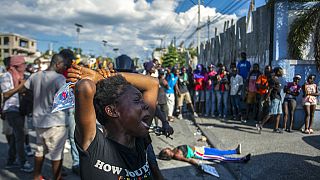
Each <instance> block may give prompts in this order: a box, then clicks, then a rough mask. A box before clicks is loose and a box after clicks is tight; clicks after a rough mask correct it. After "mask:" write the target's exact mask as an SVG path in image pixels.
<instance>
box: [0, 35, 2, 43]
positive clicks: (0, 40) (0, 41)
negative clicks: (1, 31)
mask: <svg viewBox="0 0 320 180" xmlns="http://www.w3.org/2000/svg"><path fill="white" fill-rule="evenodd" d="M1 43H2V38H1V37H0V45H1Z"/></svg>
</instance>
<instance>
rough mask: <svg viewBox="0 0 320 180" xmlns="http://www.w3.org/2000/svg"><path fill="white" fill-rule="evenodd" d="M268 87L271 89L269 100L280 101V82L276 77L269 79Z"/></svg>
mask: <svg viewBox="0 0 320 180" xmlns="http://www.w3.org/2000/svg"><path fill="white" fill-rule="evenodd" d="M269 87H270V88H271V92H270V99H280V100H281V94H280V92H281V87H280V81H279V79H278V78H277V77H274V78H271V79H270V82H269Z"/></svg>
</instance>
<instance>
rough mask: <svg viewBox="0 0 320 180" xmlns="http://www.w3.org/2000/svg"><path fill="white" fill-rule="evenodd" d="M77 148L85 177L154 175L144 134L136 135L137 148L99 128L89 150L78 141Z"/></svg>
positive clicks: (137, 177) (134, 177) (103, 179)
mask: <svg viewBox="0 0 320 180" xmlns="http://www.w3.org/2000/svg"><path fill="white" fill-rule="evenodd" d="M76 143H77V139H76ZM77 148H78V151H79V158H80V170H81V173H80V176H81V179H85V180H86V179H90V180H91V179H93V180H100V179H101V180H105V179H116V180H118V179H152V176H151V171H150V169H149V164H148V162H147V154H146V148H145V145H144V140H143V139H142V138H137V139H136V146H135V148H128V147H126V146H123V145H121V144H119V143H117V142H115V141H113V140H111V139H108V138H105V137H104V135H103V134H102V132H101V131H100V130H98V129H97V130H96V136H95V138H94V140H93V141H92V142H91V144H90V146H89V148H88V149H87V151H83V150H82V149H81V148H80V147H79V146H78V144H77Z"/></svg>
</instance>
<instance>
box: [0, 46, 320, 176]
mask: <svg viewBox="0 0 320 180" xmlns="http://www.w3.org/2000/svg"><path fill="white" fill-rule="evenodd" d="M74 60H75V57H74V53H73V52H72V51H71V50H68V49H65V50H62V51H61V52H60V53H58V54H55V55H53V57H52V59H51V62H50V65H49V67H48V68H47V69H46V70H41V69H40V64H39V65H38V66H39V68H38V69H36V70H35V69H33V68H32V67H33V66H29V65H26V63H25V59H24V57H22V56H12V57H9V58H6V59H5V61H4V62H5V66H6V70H7V71H6V72H5V73H4V74H3V75H2V76H1V78H0V84H1V118H2V119H3V121H2V122H3V134H5V135H6V139H7V142H8V145H9V150H8V158H7V164H6V168H16V167H20V170H21V171H24V172H29V173H30V172H33V174H34V179H36V180H38V179H45V178H44V177H43V176H42V175H41V172H42V166H43V162H44V159H45V157H47V158H48V159H49V160H50V161H51V166H52V175H53V176H54V177H53V179H61V168H62V164H63V156H64V155H63V150H64V146H65V142H66V140H67V139H69V141H70V144H71V157H72V161H73V163H72V170H73V172H74V173H76V174H79V175H80V176H81V178H83V179H109V178H111V179H114V178H116V179H127V178H136V179H139V178H140V179H148V178H151V177H153V178H155V179H163V177H162V175H161V172H160V170H159V167H158V165H157V162H156V156H155V154H154V151H153V147H152V144H151V139H150V137H149V136H148V129H149V128H150V126H151V122H152V120H153V118H154V117H157V118H158V119H160V120H161V122H162V128H163V131H164V134H165V135H166V136H169V135H171V134H173V129H172V127H171V126H170V125H169V123H168V122H174V121H175V119H176V118H178V119H182V118H183V116H184V115H185V114H184V113H183V111H184V109H185V108H183V107H184V106H186V109H187V111H188V113H189V114H190V115H191V117H192V118H195V117H198V116H203V117H213V118H223V119H225V120H227V119H230V118H232V119H234V120H238V121H242V122H243V123H245V122H246V121H248V120H251V119H253V120H255V121H257V124H256V127H257V129H258V130H259V131H261V130H262V128H263V126H264V124H265V123H266V122H267V121H268V120H269V119H270V118H272V119H275V120H276V122H275V128H274V132H276V133H282V132H283V129H284V130H286V131H288V132H292V129H293V124H294V114H295V109H296V107H297V97H298V96H299V94H300V92H301V91H302V97H303V104H302V105H303V108H304V110H305V128H304V130H303V132H304V133H306V134H311V133H313V129H312V124H313V118H314V112H315V109H316V105H317V96H318V95H319V93H318V87H317V85H316V83H315V79H316V76H315V75H313V74H310V75H309V76H308V77H307V80H306V82H304V83H303V84H302V85H301V84H300V83H299V82H300V80H301V75H299V74H296V75H294V77H293V81H292V82H288V83H285V84H283V83H282V82H281V81H280V78H281V77H282V76H283V70H282V68H280V67H274V68H272V67H271V66H269V65H267V66H266V67H264V71H263V72H261V71H260V69H261V68H262V67H260V66H259V64H253V66H252V67H251V63H250V62H249V61H248V60H247V58H246V54H245V53H241V60H240V61H239V62H238V63H231V64H230V67H229V70H228V69H227V67H226V66H225V65H224V64H221V63H220V64H218V65H217V66H215V65H213V64H211V65H209V66H208V67H204V66H203V65H202V64H199V65H197V66H196V68H195V69H192V67H191V66H188V67H178V66H174V67H161V65H160V63H159V61H158V60H157V59H154V60H152V61H149V62H146V63H144V69H145V71H144V72H143V74H138V73H129V72H130V70H125V69H122V70H120V69H121V68H120V69H114V66H113V63H108V64H107V65H106V66H107V68H106V69H103V68H102V69H99V68H98V69H96V70H92V69H90V68H88V67H86V66H84V65H82V64H81V63H80V64H78V65H75V64H74ZM128 67H129V66H128ZM118 68H119V67H118ZM66 81H67V82H74V83H75V82H77V83H76V85H75V87H73V88H74V93H75V108H71V109H65V110H61V111H56V112H53V113H52V107H53V101H54V96H55V94H56V93H57V92H58V91H59V89H60V88H61V87H63V86H64V85H65V83H66ZM282 114H283V125H282V128H280V127H279V123H280V120H281V115H282ZM28 117H32V125H33V127H34V129H35V132H36V146H35V154H34V165H33V166H32V165H31V164H30V163H29V162H28V161H27V159H26V155H33V154H32V153H30V145H29V136H28V131H27V130H28V127H27V123H26V119H27V118H28ZM288 119H289V121H288ZM287 122H289V124H287ZM97 124H99V126H97ZM156 125H157V123H156ZM97 127H101V128H97ZM195 149H198V150H199V148H195V147H191V146H188V145H185V146H183V147H179V148H176V149H174V150H170V149H166V150H165V151H163V152H162V157H164V158H169V159H171V158H176V159H178V160H183V161H187V162H190V163H192V164H195V163H194V162H195V161H194V160H190V159H188V157H189V156H182V155H181V152H182V154H185V155H188V154H189V153H190V154H193V155H192V157H196V155H197V154H196V153H197V152H198V153H199V152H205V151H206V152H208V153H207V154H206V153H203V154H202V155H203V157H201V158H202V159H203V158H204V157H205V156H208V157H209V156H213V154H212V153H213V152H218V150H214V149H210V148H205V149H202V151H195ZM25 150H26V152H25ZM189 151H190V152H189ZM219 152H220V151H219ZM226 152H227V153H226ZM175 153H178V155H175ZM234 153H236V154H239V148H237V149H235V150H230V151H225V152H222V154H220V155H228V154H234ZM218 154H219V153H218ZM198 156H199V154H198ZM190 157H191V156H190ZM215 157H218V159H220V160H225V161H237V162H247V161H248V160H249V159H250V155H247V156H245V157H243V158H229V157H225V156H218V155H217V156H215ZM198 158H199V157H198Z"/></svg>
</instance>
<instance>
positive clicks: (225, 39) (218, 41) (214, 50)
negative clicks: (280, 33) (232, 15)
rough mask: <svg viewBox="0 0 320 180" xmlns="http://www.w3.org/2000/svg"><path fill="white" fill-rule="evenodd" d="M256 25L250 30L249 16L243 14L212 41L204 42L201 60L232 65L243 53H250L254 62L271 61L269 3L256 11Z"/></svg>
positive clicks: (254, 21) (254, 14)
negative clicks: (248, 27) (248, 28)
mask: <svg viewBox="0 0 320 180" xmlns="http://www.w3.org/2000/svg"><path fill="white" fill-rule="evenodd" d="M227 24H229V23H227ZM252 25H253V28H252V31H251V32H249V33H247V32H246V27H247V22H246V17H242V18H240V19H238V21H237V22H236V23H235V24H233V23H232V24H231V26H230V27H227V28H226V29H225V31H224V32H223V33H220V34H219V35H217V36H216V37H214V38H212V39H211V40H210V42H209V41H207V42H205V43H202V44H201V47H200V48H201V50H200V56H199V57H200V59H199V60H200V61H199V62H200V63H202V64H204V65H209V64H210V63H212V64H215V65H217V64H218V63H223V64H224V65H226V66H229V65H230V63H231V62H236V61H238V59H239V55H240V53H241V52H246V53H247V57H248V60H250V61H251V62H252V63H259V64H260V65H261V66H264V65H266V64H269V45H270V30H271V26H270V25H271V9H270V8H269V7H268V6H262V7H259V8H257V10H256V11H254V12H253V13H252Z"/></svg>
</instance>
